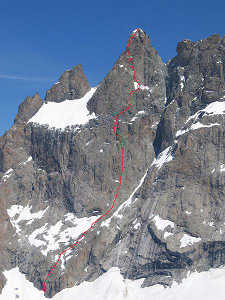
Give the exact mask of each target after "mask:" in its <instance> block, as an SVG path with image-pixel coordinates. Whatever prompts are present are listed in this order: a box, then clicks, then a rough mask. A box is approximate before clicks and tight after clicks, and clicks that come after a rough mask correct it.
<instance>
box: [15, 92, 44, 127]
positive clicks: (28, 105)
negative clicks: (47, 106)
mask: <svg viewBox="0 0 225 300" xmlns="http://www.w3.org/2000/svg"><path fill="white" fill-rule="evenodd" d="M42 105H43V101H42V99H41V97H40V95H39V94H38V93H35V94H34V96H33V97H30V96H28V97H26V98H25V100H24V101H23V102H22V103H21V104H20V106H19V109H18V113H17V115H16V118H15V120H14V123H26V122H27V121H28V120H29V119H30V118H32V117H33V116H34V115H35V114H36V112H37V111H38V110H39V109H40V108H41V106H42Z"/></svg>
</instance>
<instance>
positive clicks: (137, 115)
mask: <svg viewBox="0 0 225 300" xmlns="http://www.w3.org/2000/svg"><path fill="white" fill-rule="evenodd" d="M143 114H145V111H144V110H140V111H139V112H137V113H136V115H135V116H134V117H133V119H131V122H134V121H135V120H136V119H138V118H139V116H140V115H143Z"/></svg>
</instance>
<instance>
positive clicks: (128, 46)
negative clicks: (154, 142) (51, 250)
mask: <svg viewBox="0 0 225 300" xmlns="http://www.w3.org/2000/svg"><path fill="white" fill-rule="evenodd" d="M137 32H138V29H137V30H136V31H135V33H134V34H133V35H132V37H131V39H130V41H129V43H128V45H127V53H128V55H129V59H130V62H131V67H132V70H133V72H134V79H135V80H136V82H137V84H138V86H139V88H138V89H136V90H134V91H132V92H131V93H130V98H131V101H130V104H129V106H128V107H127V108H126V109H124V110H123V111H121V112H120V113H119V114H118V116H117V117H116V125H115V126H114V134H115V136H118V137H119V138H120V143H121V151H122V170H121V174H120V185H119V186H118V188H117V193H116V196H115V199H114V201H113V204H112V206H111V208H110V209H109V210H108V211H107V213H106V214H104V215H102V216H101V217H100V218H98V219H97V220H96V221H95V222H93V223H92V224H91V227H90V228H89V229H87V230H86V231H84V233H83V234H82V236H81V237H80V238H79V239H78V240H77V241H76V243H75V244H73V246H71V247H69V248H68V249H66V250H65V251H63V252H62V253H61V254H60V255H59V258H58V260H57V262H56V263H55V265H54V267H53V268H52V270H51V271H50V272H49V273H48V276H47V277H46V279H45V281H44V291H45V284H46V281H47V279H48V277H49V275H50V274H51V273H52V271H53V270H54V269H55V267H56V265H57V263H58V262H59V260H60V258H61V256H62V255H63V253H65V252H67V251H68V250H70V249H71V248H73V247H74V246H75V245H76V244H77V243H78V242H79V241H80V240H81V239H82V238H83V236H84V235H85V233H86V232H87V231H89V230H90V229H91V228H92V226H93V225H94V224H95V223H97V222H98V221H99V220H101V219H102V218H103V217H105V216H107V215H108V213H109V212H110V211H111V210H112V209H113V206H114V204H115V202H116V199H117V196H118V193H119V189H120V186H121V179H122V175H123V147H122V140H123V139H122V136H120V135H119V134H116V126H117V118H118V117H119V116H120V115H121V114H122V113H124V112H125V111H126V110H128V109H129V108H130V106H131V104H132V93H134V92H136V91H138V90H140V84H139V83H138V81H137V79H136V77H135V71H134V67H133V63H132V59H131V57H130V53H129V50H128V48H129V46H130V43H131V41H132V39H133V37H134V36H135V34H136V33H137Z"/></svg>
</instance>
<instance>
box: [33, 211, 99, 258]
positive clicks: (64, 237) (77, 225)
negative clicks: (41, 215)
mask: <svg viewBox="0 0 225 300" xmlns="http://www.w3.org/2000/svg"><path fill="white" fill-rule="evenodd" d="M98 217H99V216H92V217H89V218H88V217H84V218H77V217H75V216H74V215H73V214H72V213H68V214H67V215H65V222H62V221H58V222H57V223H56V224H55V225H52V226H49V224H48V223H46V224H45V225H44V226H42V227H41V228H39V229H36V230H35V231H34V232H33V233H32V234H31V235H30V236H29V238H28V239H29V242H30V244H31V245H34V246H36V247H41V249H40V251H41V253H42V254H43V255H45V256H46V255H47V254H48V252H49V251H55V250H57V249H59V248H60V245H61V244H63V245H64V246H67V245H68V244H69V242H70V240H71V239H72V240H73V242H75V241H76V239H77V238H78V236H79V235H80V234H82V233H83V232H84V231H86V230H88V229H89V228H90V227H91V225H92V223H94V222H95V221H96V220H97V219H98ZM66 222H68V224H66ZM71 223H72V226H71ZM63 225H67V226H66V227H67V228H66V229H64V230H62V229H61V228H62V226H63ZM40 238H41V239H40Z"/></svg>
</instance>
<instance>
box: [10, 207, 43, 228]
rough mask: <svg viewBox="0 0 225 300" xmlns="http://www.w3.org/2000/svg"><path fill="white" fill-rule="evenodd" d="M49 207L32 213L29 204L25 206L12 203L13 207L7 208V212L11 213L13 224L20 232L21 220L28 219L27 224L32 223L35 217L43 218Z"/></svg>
mask: <svg viewBox="0 0 225 300" xmlns="http://www.w3.org/2000/svg"><path fill="white" fill-rule="evenodd" d="M47 209H48V207H47V208H46V209H45V210H40V211H39V212H37V213H31V212H30V210H31V207H30V206H29V204H28V205H27V206H25V207H23V206H22V205H12V206H11V208H9V209H7V213H8V215H9V218H10V222H11V224H12V226H13V227H14V228H15V229H16V232H17V233H18V234H20V232H21V228H20V225H19V223H20V222H21V221H27V225H31V224H32V223H33V222H34V220H35V219H41V218H42V217H43V216H44V214H45V212H46V211H47ZM28 221H29V222H28Z"/></svg>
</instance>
